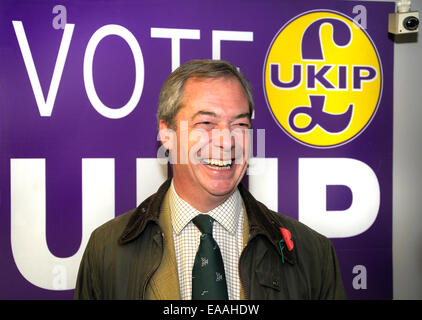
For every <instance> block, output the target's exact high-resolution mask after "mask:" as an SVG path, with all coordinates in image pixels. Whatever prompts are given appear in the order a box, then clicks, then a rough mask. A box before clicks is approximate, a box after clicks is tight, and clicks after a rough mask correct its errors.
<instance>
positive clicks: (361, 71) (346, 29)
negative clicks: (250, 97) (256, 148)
mask: <svg viewBox="0 0 422 320" xmlns="http://www.w3.org/2000/svg"><path fill="white" fill-rule="evenodd" d="M264 88H265V95H266V99H267V104H268V106H269V109H270V111H271V113H272V115H273V117H274V119H275V121H276V122H277V123H278V124H279V126H280V127H281V128H282V129H283V130H284V131H285V132H286V133H287V134H288V135H289V136H290V137H292V138H293V139H295V140H296V141H299V142H300V143H303V144H305V145H308V146H312V147H316V148H330V147H335V146H339V145H343V144H345V143H347V142H349V141H351V140H353V139H354V138H355V137H357V136H358V135H359V134H360V133H362V132H363V131H364V130H365V128H366V127H367V126H368V125H369V123H370V122H371V120H372V119H373V117H374V115H375V113H376V110H377V108H378V104H379V101H380V99H381V92H382V67H381V63H380V59H379V56H378V52H377V49H376V47H375V46H374V44H373V43H372V40H371V39H370V37H369V35H368V34H367V33H366V31H365V30H364V29H363V28H361V27H360V26H359V25H358V24H356V23H355V22H354V21H353V20H352V19H351V18H349V17H347V16H345V15H343V14H341V13H338V12H334V11H309V12H306V13H304V14H302V15H300V16H297V17H295V18H293V19H292V20H290V21H289V22H287V23H286V24H285V25H284V26H283V27H282V28H281V29H280V31H279V32H278V33H277V35H276V36H275V38H274V40H273V41H272V43H271V45H270V48H269V49H268V52H267V56H266V61H265V66H264Z"/></svg>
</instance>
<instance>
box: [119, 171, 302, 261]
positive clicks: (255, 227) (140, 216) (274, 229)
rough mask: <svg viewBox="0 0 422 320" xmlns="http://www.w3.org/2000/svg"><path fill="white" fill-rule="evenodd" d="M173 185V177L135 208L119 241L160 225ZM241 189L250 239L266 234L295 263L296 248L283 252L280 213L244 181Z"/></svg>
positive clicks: (287, 259)
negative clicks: (265, 202)
mask: <svg viewBox="0 0 422 320" xmlns="http://www.w3.org/2000/svg"><path fill="white" fill-rule="evenodd" d="M170 184H171V179H168V180H166V181H165V182H164V183H163V184H162V185H161V186H160V188H159V189H158V191H157V192H156V193H155V194H153V195H152V196H150V197H149V198H147V199H146V200H144V201H143V202H142V203H141V204H140V205H139V206H138V207H137V208H136V209H135V211H134V212H133V213H132V216H131V217H130V219H129V222H128V224H127V225H126V227H125V229H124V230H123V232H122V234H121V236H120V238H119V244H121V245H124V244H126V243H129V242H131V241H133V240H135V239H136V238H137V237H138V236H139V235H140V234H141V233H142V232H143V231H144V229H145V227H146V225H147V224H148V223H151V222H152V223H156V224H158V218H159V216H160V207H161V203H162V202H163V200H164V197H165V195H166V193H167V190H168V189H169V187H170ZM238 188H239V191H240V194H241V196H242V199H243V202H244V204H245V208H246V214H247V216H248V222H249V233H250V239H253V238H255V237H256V236H258V235H262V236H265V237H266V238H267V239H268V240H269V241H270V242H271V243H272V244H273V245H274V247H275V249H276V251H277V252H278V254H279V255H280V256H282V255H283V256H284V259H285V260H286V261H287V262H289V263H291V264H294V263H295V257H294V249H293V250H292V251H288V250H287V249H285V250H283V253H281V250H280V245H279V243H280V240H282V239H283V237H282V234H281V231H280V228H281V227H284V226H283V225H282V224H281V223H280V221H279V219H276V215H277V213H273V212H271V211H270V210H269V209H268V208H267V207H266V206H265V205H264V204H262V203H261V202H259V201H257V200H256V199H255V198H254V197H253V196H252V194H251V193H250V192H249V191H248V190H247V189H246V188H245V187H244V186H243V185H242V184H239V186H238Z"/></svg>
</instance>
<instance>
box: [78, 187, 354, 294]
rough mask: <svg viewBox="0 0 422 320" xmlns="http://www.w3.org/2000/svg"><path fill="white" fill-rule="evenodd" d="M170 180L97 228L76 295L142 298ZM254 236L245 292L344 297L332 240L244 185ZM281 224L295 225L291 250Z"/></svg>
mask: <svg viewBox="0 0 422 320" xmlns="http://www.w3.org/2000/svg"><path fill="white" fill-rule="evenodd" d="M169 186H170V180H167V181H166V182H165V183H164V184H163V185H162V186H161V187H160V188H159V190H158V191H157V193H155V194H154V195H152V196H151V197H149V198H148V199H146V200H145V201H144V202H142V203H141V204H140V205H139V206H138V207H137V208H136V209H134V210H132V211H129V212H127V213H125V214H123V215H120V216H118V217H116V218H115V219H113V220H111V221H109V222H107V223H105V224H104V225H102V226H100V227H99V228H97V229H96V230H95V231H94V232H93V233H92V235H91V237H90V240H89V242H88V245H87V247H86V249H85V253H84V255H83V257H82V261H81V265H80V268H79V273H78V278H77V283H76V288H75V299H145V298H147V296H146V292H147V286H148V284H149V282H150V280H151V278H152V276H153V275H154V273H155V272H156V271H157V269H158V268H159V266H160V264H161V263H162V259H163V256H164V252H165V245H164V243H165V242H164V239H163V230H162V229H161V228H160V225H159V218H160V217H159V216H160V207H161V204H162V202H163V200H164V197H165V195H166V193H167V190H168V188H169ZM239 191H240V194H241V195H242V198H243V202H244V205H245V208H246V212H247V219H248V223H249V240H248V244H247V246H246V247H245V248H244V250H243V252H242V254H241V257H240V260H239V273H240V279H241V283H242V288H243V290H244V294H245V297H246V298H247V299H345V298H346V294H345V291H344V287H343V283H342V280H341V274H340V269H339V266H338V262H337V257H336V254H335V250H334V247H333V245H332V244H331V242H330V241H329V240H328V239H327V238H326V237H324V236H322V235H320V234H319V233H317V232H315V231H313V230H311V229H310V228H308V227H306V226H305V225H303V224H302V223H300V222H298V221H296V220H294V219H291V218H289V217H287V216H284V215H281V214H278V213H276V212H273V211H271V210H269V209H268V208H267V207H266V206H265V205H263V204H262V203H260V202H258V201H257V200H255V199H254V198H253V196H252V195H251V194H250V193H249V192H248V190H247V189H246V188H245V187H243V186H242V185H239ZM280 228H285V229H287V230H289V231H290V233H291V236H292V241H293V244H294V247H293V249H292V250H291V251H289V250H288V248H287V246H286V245H285V242H283V241H281V240H282V239H283V236H282V234H281V232H280Z"/></svg>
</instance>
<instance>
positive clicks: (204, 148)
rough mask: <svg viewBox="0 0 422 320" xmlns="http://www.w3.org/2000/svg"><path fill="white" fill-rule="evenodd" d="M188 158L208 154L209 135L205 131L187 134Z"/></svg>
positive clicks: (193, 131) (194, 131)
mask: <svg viewBox="0 0 422 320" xmlns="http://www.w3.org/2000/svg"><path fill="white" fill-rule="evenodd" d="M188 144H189V156H190V157H194V156H197V155H201V156H205V155H207V154H208V152H209V150H208V149H209V146H210V137H209V133H208V132H207V131H205V130H200V129H198V130H192V131H191V132H190V133H189V138H188Z"/></svg>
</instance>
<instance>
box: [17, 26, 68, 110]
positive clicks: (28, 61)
mask: <svg viewBox="0 0 422 320" xmlns="http://www.w3.org/2000/svg"><path fill="white" fill-rule="evenodd" d="M12 23H13V28H14V29H15V33H16V37H17V39H18V43H19V48H20V50H21V53H22V57H23V61H24V62H25V67H26V71H27V72H28V76H29V81H30V82H31V86H32V91H33V92H34V96H35V101H36V103H37V106H38V110H39V112H40V116H41V117H50V116H51V113H52V112H53V107H54V101H56V96H57V90H58V89H59V84H60V79H61V77H62V74H63V68H64V65H65V62H66V57H67V53H68V51H69V46H70V40H71V39H72V34H73V29H74V28H75V25H74V24H66V26H65V27H64V32H63V36H62V41H61V43H60V48H59V52H58V54H57V60H56V64H55V65H54V71H53V76H52V78H51V82H50V88H49V89H48V92H47V99H45V97H44V94H43V92H42V89H41V83H40V79H39V78H38V73H37V69H36V68H35V63H34V59H33V58H32V53H31V50H30V49H29V44H28V39H27V38H26V34H25V30H24V28H23V24H22V21H12Z"/></svg>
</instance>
